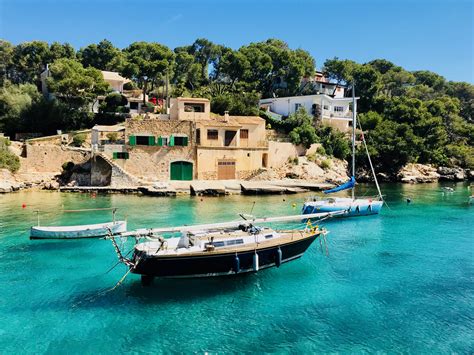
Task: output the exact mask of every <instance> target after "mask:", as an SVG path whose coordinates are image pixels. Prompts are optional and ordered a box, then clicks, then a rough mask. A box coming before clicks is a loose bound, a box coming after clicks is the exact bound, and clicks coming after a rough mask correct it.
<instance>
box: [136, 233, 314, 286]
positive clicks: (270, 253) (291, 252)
mask: <svg viewBox="0 0 474 355" xmlns="http://www.w3.org/2000/svg"><path fill="white" fill-rule="evenodd" d="M317 237H318V234H315V235H312V236H309V237H307V238H304V239H300V240H297V241H294V242H289V243H286V244H282V245H279V246H278V245H277V246H272V247H268V248H261V249H257V251H256V252H255V250H246V251H240V252H239V251H238V252H236V251H232V252H227V253H225V252H223V253H209V252H202V253H200V254H196V255H192V256H189V255H188V256H182V257H179V256H172V257H170V256H168V257H166V256H158V255H157V256H153V255H151V256H150V255H148V256H144V255H142V254H143V252H140V251H135V254H134V257H133V261H134V263H136V262H138V264H137V265H136V267H135V268H133V269H132V270H131V271H132V272H133V273H135V274H141V275H144V276H148V277H211V276H224V275H234V274H239V273H246V272H254V271H257V270H258V269H264V268H268V267H272V266H279V265H280V264H281V263H284V262H288V261H291V260H294V259H297V258H299V257H301V256H302V255H303V253H304V252H305V251H306V249H308V247H309V246H310V245H311V244H312V243H313V242H314V240H315V239H316V238H317ZM255 253H257V255H258V267H257V266H256V265H255V260H256V257H255Z"/></svg>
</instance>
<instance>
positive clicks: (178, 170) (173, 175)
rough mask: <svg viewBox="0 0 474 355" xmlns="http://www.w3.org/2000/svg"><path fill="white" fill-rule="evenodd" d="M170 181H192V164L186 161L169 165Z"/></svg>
mask: <svg viewBox="0 0 474 355" xmlns="http://www.w3.org/2000/svg"><path fill="white" fill-rule="evenodd" d="M170 179H171V180H192V179H193V164H192V163H189V162H187V161H175V162H173V163H171V171H170Z"/></svg>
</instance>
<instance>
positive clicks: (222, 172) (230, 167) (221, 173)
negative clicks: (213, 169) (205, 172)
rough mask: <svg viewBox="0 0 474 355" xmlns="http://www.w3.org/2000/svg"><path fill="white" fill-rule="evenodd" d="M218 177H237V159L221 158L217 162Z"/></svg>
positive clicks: (220, 178) (226, 178) (227, 178)
mask: <svg viewBox="0 0 474 355" xmlns="http://www.w3.org/2000/svg"><path fill="white" fill-rule="evenodd" d="M217 179H218V180H233V179H235V160H219V161H218V162H217Z"/></svg>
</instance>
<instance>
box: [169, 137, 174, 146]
mask: <svg viewBox="0 0 474 355" xmlns="http://www.w3.org/2000/svg"><path fill="white" fill-rule="evenodd" d="M168 145H169V146H170V147H174V136H170V141H169V143H168Z"/></svg>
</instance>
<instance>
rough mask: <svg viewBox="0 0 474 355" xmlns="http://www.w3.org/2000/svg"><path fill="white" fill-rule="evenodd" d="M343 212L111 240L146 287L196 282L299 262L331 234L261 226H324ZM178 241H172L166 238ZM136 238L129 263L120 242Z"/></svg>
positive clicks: (162, 230) (172, 229)
mask: <svg viewBox="0 0 474 355" xmlns="http://www.w3.org/2000/svg"><path fill="white" fill-rule="evenodd" d="M338 214H341V212H335V213H316V214H310V215H305V216H302V215H296V216H282V217H269V218H258V219H256V218H251V219H249V218H248V216H244V215H241V217H242V218H243V219H244V220H243V221H233V222H223V223H213V224H201V225H192V226H179V227H165V228H154V229H138V230H135V231H131V232H126V233H120V234H118V235H113V234H111V235H110V237H109V239H111V240H112V243H113V245H114V248H115V251H116V253H117V255H118V257H119V261H121V262H122V263H124V264H125V265H127V266H128V267H129V271H128V272H131V273H134V274H140V275H141V281H142V284H143V285H149V284H150V283H151V282H152V281H153V279H154V278H155V277H164V278H194V277H212V276H230V275H235V274H244V273H250V272H257V271H259V270H262V269H266V268H270V267H274V266H276V267H280V265H282V264H284V263H286V262H289V261H292V260H295V259H298V258H300V257H301V256H302V255H303V254H304V252H305V251H306V250H307V249H308V248H309V246H310V245H311V244H312V243H313V242H314V241H315V240H316V239H317V238H319V237H322V238H323V239H324V242H325V235H326V234H327V231H326V230H325V229H320V228H319V226H313V225H312V224H311V222H308V223H307V224H306V226H305V227H304V228H302V229H286V230H275V229H272V228H268V227H264V226H259V225H257V224H264V223H270V222H289V221H301V220H302V219H303V218H305V219H311V220H313V221H314V220H315V219H316V220H322V219H326V218H330V217H333V216H337V215H338ZM176 233H177V234H178V236H174V237H168V238H165V236H166V235H167V234H168V235H169V234H176ZM122 237H132V238H135V240H136V241H138V240H141V239H143V238H145V239H146V241H143V242H137V243H136V244H135V246H134V248H133V256H132V257H131V258H127V257H126V256H124V255H123V253H122V251H121V250H120V248H119V246H118V244H117V242H116V238H122Z"/></svg>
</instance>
